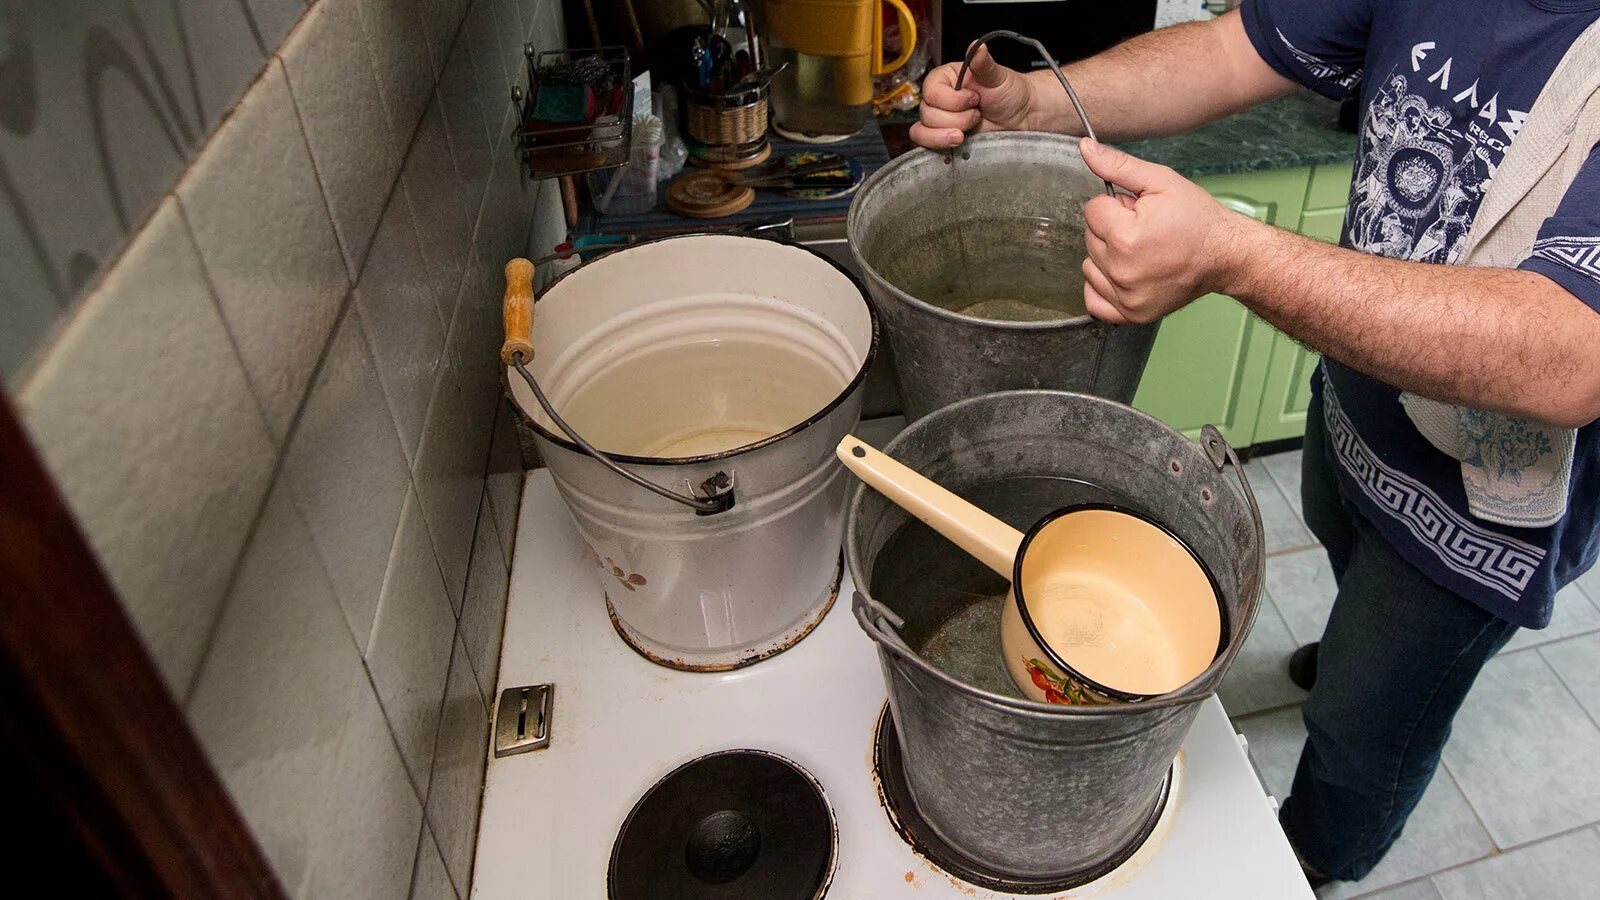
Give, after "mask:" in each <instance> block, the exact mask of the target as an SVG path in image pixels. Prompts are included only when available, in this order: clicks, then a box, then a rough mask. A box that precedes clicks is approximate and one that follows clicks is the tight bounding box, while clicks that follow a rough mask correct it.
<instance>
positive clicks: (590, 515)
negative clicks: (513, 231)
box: [506, 234, 878, 671]
mask: <svg viewBox="0 0 1600 900" xmlns="http://www.w3.org/2000/svg"><path fill="white" fill-rule="evenodd" d="M508 297H509V294H508ZM534 310H535V312H534V315H533V327H532V345H533V350H534V353H533V360H532V362H531V364H529V365H528V366H527V369H528V370H529V374H530V375H531V377H532V378H533V379H535V380H536V381H537V383H538V384H539V385H540V387H541V389H542V390H543V392H544V394H545V397H546V399H547V400H548V401H549V403H550V405H551V407H552V408H553V409H554V410H555V411H556V412H557V414H558V415H559V416H560V417H561V418H562V419H563V420H565V421H566V424H567V425H568V426H570V427H571V428H572V429H573V430H574V431H575V432H576V433H577V435H578V436H580V437H584V438H586V439H587V442H588V443H589V444H591V445H592V446H593V447H595V448H596V449H598V450H600V451H602V452H603V453H604V454H605V455H606V456H608V457H610V459H611V460H612V461H614V462H615V463H617V464H618V465H620V466H621V468H622V469H624V470H626V471H627V472H629V473H632V474H633V475H635V476H637V477H638V478H640V479H643V480H645V481H647V482H649V483H650V484H651V485H653V486H656V487H658V488H663V489H665V490H666V491H670V492H672V493H674V494H677V495H680V496H678V497H668V496H663V495H662V492H661V491H658V490H653V489H652V490H647V489H645V488H644V487H641V486H640V485H639V484H636V483H633V482H630V481H628V480H627V479H625V478H624V477H622V476H620V475H619V474H617V473H616V472H615V471H613V470H611V469H610V468H609V467H608V466H607V465H605V464H603V463H602V462H601V461H599V460H597V459H595V458H594V457H593V456H591V455H590V454H589V453H587V452H586V451H585V450H584V448H582V447H581V446H580V445H579V444H578V443H575V442H574V441H572V440H570V439H569V437H568V435H567V433H566V432H564V431H563V429H562V427H560V425H559V424H558V423H556V422H554V421H553V420H552V419H551V417H550V416H549V415H548V414H547V413H546V411H545V410H544V409H542V408H541V406H540V404H539V403H538V399H537V397H536V396H535V394H534V392H533V390H532V388H531V386H530V384H528V383H527V382H526V381H525V379H524V378H523V377H522V376H521V375H520V374H519V372H518V371H517V369H516V368H513V367H508V368H507V369H506V376H507V378H506V383H507V385H508V387H509V389H510V393H511V396H512V399H513V401H514V404H515V406H516V408H517V410H518V413H519V414H520V416H521V417H522V418H523V419H524V421H525V422H526V423H527V424H528V425H529V426H530V427H531V430H532V432H533V435H534V440H535V442H536V443H537V445H538V449H539V452H540V453H541V454H542V455H543V458H544V460H545V463H546V464H547V465H548V466H549V467H550V470H551V473H552V475H553V476H554V477H555V483H556V486H557V488H558V489H559V490H560V492H561V495H562V498H563V499H564V500H565V501H566V504H567V508H568V510H569V511H570V512H571V514H572V518H573V522H574V523H575V524H576V526H577V529H578V532H579V533H580V534H581V535H582V537H583V539H584V541H585V542H586V543H587V544H588V547H589V554H588V555H589V560H590V562H591V563H593V564H594V565H595V567H596V572H597V574H598V575H599V576H600V583H601V586H602V588H603V590H604V592H605V598H606V604H607V607H608V610H609V612H610V614H611V619H612V622H613V624H615V626H616V628H617V631H618V633H619V634H621V635H622V637H623V639H624V640H626V641H627V642H628V644H630V645H631V646H632V647H633V648H634V649H635V650H637V651H638V652H639V653H641V654H643V655H644V656H646V657H648V658H649V659H651V660H652V661H654V662H657V663H660V664H662V665H665V666H670V667H673V668H678V669H691V670H703V671H720V670H725V669H732V668H736V667H738V666H742V665H748V664H750V663H753V662H756V661H759V660H761V659H764V658H766V657H768V656H771V655H772V654H774V653H778V652H780V651H782V650H784V649H785V648H787V647H790V646H792V645H794V644H795V643H796V642H797V641H799V640H800V639H801V638H802V637H804V636H805V635H806V634H807V633H808V632H809V631H810V630H811V629H812V628H813V627H815V625H816V624H817V623H818V622H819V621H820V620H821V619H822V616H823V615H824V614H825V613H826V612H827V611H828V609H829V608H830V606H831V605H832V603H833V601H834V598H835V596H836V595H837V592H838V585H839V578H840V575H841V571H842V570H841V565H840V542H841V540H842V536H843V532H844V504H845V492H846V488H847V486H848V485H847V482H846V476H845V473H844V469H843V467H842V466H841V465H840V464H839V463H838V461H837V460H836V459H835V458H834V455H833V448H834V446H835V445H836V444H837V443H838V442H839V440H840V439H841V438H842V437H843V436H844V435H845V434H846V433H848V432H849V431H850V430H851V429H853V428H854V427H855V425H856V422H857V421H858V419H859V417H860V411H861V395H862V391H861V388H862V383H863V380H864V378H865V375H866V371H867V368H868V366H869V365H870V364H871V363H872V360H873V358H874V356H875V355H876V353H877V347H878V321H877V317H876V314H875V313H874V312H873V309H872V307H871V305H870V303H869V302H868V300H867V298H866V294H865V291H864V290H863V289H862V287H861V285H860V284H859V283H857V282H856V280H855V278H854V277H853V276H851V275H849V274H847V273H846V272H845V271H844V270H843V269H841V268H839V267H838V266H837V265H836V264H834V263H833V262H831V261H830V260H828V259H827V258H825V257H823V256H821V255H820V254H817V253H815V252H813V251H811V250H809V249H806V248H804V247H800V246H798V245H793V244H786V243H780V242H778V241H773V240H768V239H764V238H757V237H749V236H740V235H727V234H722V235H688V236H681V237H671V238H663V239H660V240H657V241H651V242H645V243H640V244H636V245H632V246H630V247H628V248H626V249H624V250H620V251H618V252H615V253H612V254H610V255H608V256H604V257H601V258H599V259H597V260H594V261H592V262H590V263H587V264H585V265H583V266H581V267H579V268H577V269H574V270H572V271H570V272H568V273H566V274H564V275H563V276H561V277H560V278H558V279H557V280H556V281H555V282H554V283H552V284H551V285H550V286H549V288H548V289H546V291H545V292H544V294H543V296H541V297H539V299H538V301H537V303H536V304H535V305H534ZM712 499H715V501H716V502H715V503H713V502H711V501H712ZM690 504H698V505H700V506H701V507H702V508H700V509H696V508H694V507H693V506H692V505H690ZM706 507H709V508H706Z"/></svg>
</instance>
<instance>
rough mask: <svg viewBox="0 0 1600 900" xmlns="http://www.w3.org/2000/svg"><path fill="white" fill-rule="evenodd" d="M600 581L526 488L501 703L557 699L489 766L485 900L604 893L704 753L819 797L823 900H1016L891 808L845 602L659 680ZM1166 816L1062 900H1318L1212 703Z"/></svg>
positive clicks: (872, 677) (546, 487)
mask: <svg viewBox="0 0 1600 900" xmlns="http://www.w3.org/2000/svg"><path fill="white" fill-rule="evenodd" d="M594 571H595V570H594V569H593V568H592V566H591V565H590V564H589V563H588V561H587V560H586V558H585V552H584V547H583V544H582V543H581V542H580V541H579V539H578V537H577V534H576V533H575V532H574V531H573V529H572V526H571V523H570V520H569V519H568V517H567V514H566V510H565V508H564V507H563V506H562V503H561V500H560V498H559V497H558V496H557V494H556V491H555V487H554V484H553V483H552V482H551V480H550V476H549V474H548V473H547V472H542V471H541V472H535V473H533V474H532V475H530V476H529V479H528V482H527V486H526V488H525V495H524V500H523V504H522V517H521V524H520V527H519V529H518V531H517V547H516V553H515V556H514V567H513V570H512V573H511V595H510V600H509V601H508V604H507V610H506V623H505V643H504V647H503V649H502V651H501V661H500V688H501V689H502V690H503V689H505V688H508V687H517V686H522V685H532V684H539V683H544V682H553V683H554V684H555V685H556V689H555V708H554V713H553V717H552V718H553V727H552V729H551V731H552V738H551V741H550V746H549V747H548V748H547V749H544V750H535V751H531V752H527V753H522V754H519V755H516V756H508V757H505V758H502V759H494V758H492V754H491V758H490V760H489V768H488V776H487V780H486V783H485V787H484V799H483V811H482V814H481V819H480V823H479V828H478V849H477V865H476V870H475V876H474V879H473V897H474V898H476V900H499V898H517V900H524V898H559V900H585V898H603V897H605V894H606V889H605V881H606V869H607V866H608V863H609V861H610V854H611V847H612V842H613V841H614V840H615V838H616V835H617V831H618V829H619V828H620V827H621V825H622V822H623V819H624V818H625V817H626V816H627V814H628V811H629V810H630V809H632V808H633V805H634V803H635V802H636V801H637V800H638V799H639V798H640V797H641V796H642V795H643V794H644V792H645V791H646V790H647V789H648V788H649V787H650V786H651V785H653V784H655V782H656V781H658V780H659V779H660V778H661V777H662V776H664V775H666V774H667V773H668V772H670V771H671V770H672V769H674V768H676V767H677V766H678V765H680V764H682V763H684V762H687V761H689V760H691V759H694V758H696V757H698V756H701V755H703V754H705V753H708V752H712V751H716V750H725V749H733V748H756V749H762V750H768V751H772V752H774V753H777V754H779V755H781V756H784V757H787V758H788V759H790V760H793V761H794V762H796V763H798V764H799V765H801V766H802V767H804V768H805V769H806V770H807V771H809V772H810V773H811V774H812V775H813V776H814V777H815V778H816V779H817V780H818V781H819V782H820V783H821V785H822V787H823V789H824V791H825V792H826V794H827V798H828V802H829V803H830V804H831V805H832V807H833V810H834V815H835V816H836V818H837V820H838V827H839V848H838V859H837V868H836V869H835V872H834V877H833V882H832V887H831V888H830V889H829V891H828V898H829V900H834V898H841V900H845V898H848V900H856V898H879V897H881V898H898V897H906V898H911V897H915V898H918V900H940V898H947V897H948V898H957V897H959V898H963V900H971V898H979V900H993V898H998V897H1002V896H1008V895H1000V894H996V893H994V892H992V891H988V890H985V889H983V888H979V887H975V886H973V885H970V884H967V883H965V882H962V881H958V880H956V879H954V878H953V877H951V876H949V875H947V874H945V873H944V872H943V871H941V870H939V869H938V868H937V867H935V866H934V865H933V864H932V863H930V862H928V861H927V860H925V859H923V858H922V857H921V856H919V855H917V854H916V853H915V852H914V851H913V850H912V849H911V847H910V846H908V845H907V844H906V843H905V842H904V841H902V840H901V838H900V837H899V835H898V834H896V832H895V831H894V829H893V828H892V827H891V825H890V823H889V820H888V818H887V816H886V814H885V813H884V810H883V808H882V807H881V806H880V805H879V800H878V791H877V787H876V784H875V781H874V775H873V770H872V749H873V748H872V742H873V729H874V726H875V724H876V722H877V718H878V713H879V711H880V710H881V709H882V708H883V705H884V701H885V699H886V693H885V690H884V687H883V678H882V673H881V670H880V669H879V665H878V657H877V653H876V651H875V649H874V645H873V644H872V642H871V641H870V640H869V639H868V638H867V637H866V636H865V635H864V634H862V633H861V630H860V629H859V628H858V627H857V625H856V622H855V620H854V618H852V617H851V615H850V610H849V597H850V595H851V591H852V590H853V585H852V584H851V583H850V579H849V576H848V574H847V575H846V576H845V582H844V584H843V585H842V586H841V588H840V593H839V596H840V600H839V602H837V603H836V604H835V605H834V608H833V609H832V610H831V611H830V612H829V613H828V615H827V617H826V618H825V619H824V620H823V621H822V624H821V625H819V626H818V627H817V629H816V630H815V631H814V632H812V633H811V634H810V635H809V636H807V637H806V638H805V639H804V640H802V641H801V642H800V643H799V644H797V645H796V646H795V647H793V648H792V649H790V650H788V651H785V652H784V653H781V654H779V655H778V656H776V657H773V658H772V659H769V660H766V661H764V662H761V663H758V664H756V665H754V666H750V667H748V668H745V669H740V670H737V671H734V672H727V673H722V674H698V673H690V672H678V671H673V670H670V669H665V668H662V667H660V666H657V665H654V664H652V663H650V662H648V661H646V660H644V659H642V658H641V657H639V656H638V655H636V654H635V653H634V652H633V651H632V650H630V649H629V648H628V647H627V646H625V645H624V644H623V643H622V641H621V640H620V639H619V638H618V637H617V636H616V633H615V632H614V631H613V630H612V627H611V623H610V621H609V620H608V619H607V617H606V613H605V606H604V604H603V602H602V600H601V596H600V586H599V582H598V580H597V579H596V577H595V574H594ZM1178 771H1179V774H1178V777H1177V778H1176V779H1175V781H1174V786H1173V792H1172V799H1171V800H1170V801H1169V804H1168V808H1167V812H1166V814H1165V815H1164V816H1163V819H1162V822H1161V823H1160V824H1158V825H1157V827H1156V831H1155V833H1154V834H1152V836H1151V838H1150V840H1148V841H1147V842H1146V843H1145V845H1144V846H1143V847H1142V848H1141V849H1140V850H1139V851H1138V852H1137V853H1136V854H1135V855H1134V856H1133V858H1131V859H1130V860H1129V861H1128V862H1127V863H1125V864H1123V865H1122V866H1121V867H1120V868H1118V869H1117V870H1116V871H1114V872H1112V873H1111V874H1109V875H1107V876H1106V877H1104V878H1102V879H1100V880H1099V881H1096V882H1093V883H1091V884H1088V885H1085V886H1083V887H1080V888H1077V889H1075V890H1073V891H1069V892H1067V893H1064V894H1057V895H1053V896H1055V897H1060V898H1068V897H1070V898H1090V897H1097V898H1099V897H1104V898H1114V900H1147V898H1149V900H1155V898H1162V900H1170V898H1175V897H1182V898H1185V900H1206V898H1229V900H1237V898H1271V900H1280V898H1282V900H1292V898H1311V897H1312V894H1311V892H1310V890H1309V888H1307V886H1306V882H1305V879H1304V878H1303V877H1302V876H1301V874H1300V868H1299V866H1298V865H1297V864H1296V862H1295V859H1294V855H1293V852H1292V851H1291V850H1290V849H1289V845H1288V842H1287V841H1286V840H1285V839H1284V837H1283V833H1282V832H1281V831H1280V830H1279V828H1278V825H1277V822H1276V819H1275V817H1274V814H1273V810H1272V807H1271V801H1270V800H1269V799H1268V797H1267V796H1266V794H1265V793H1264V792H1263V791H1262V788H1261V785H1260V783H1259V782H1258V781H1257V780H1256V777H1255V774H1254V772H1253V771H1252V769H1251V767H1250V763H1249V761H1248V760H1247V758H1246V756H1245V752H1244V747H1243V742H1242V739H1240V738H1238V737H1237V735H1235V734H1234V732H1233V729H1232V727H1231V726H1230V724H1229V723H1228V720H1227V717H1226V716H1225V715H1224V713H1223V710H1222V705H1221V704H1220V703H1218V702H1217V701H1216V700H1215V699H1212V700H1209V701H1207V702H1206V704H1205V706H1204V707H1203V708H1202V709H1201V711H1200V714H1199V716H1198V717H1197V718H1196V720H1195V723H1194V727H1193V729H1192V730H1191V731H1190V733H1189V735H1188V738H1187V739H1186V740H1185V741H1184V744H1183V749H1182V750H1181V751H1180V753H1179V767H1178Z"/></svg>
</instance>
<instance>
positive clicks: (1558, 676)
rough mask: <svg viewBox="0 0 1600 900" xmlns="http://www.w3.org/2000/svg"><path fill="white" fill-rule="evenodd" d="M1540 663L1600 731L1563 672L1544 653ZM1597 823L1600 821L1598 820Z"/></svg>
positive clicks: (1531, 648)
mask: <svg viewBox="0 0 1600 900" xmlns="http://www.w3.org/2000/svg"><path fill="white" fill-rule="evenodd" d="M1583 636H1584V635H1573V637H1583ZM1551 643H1559V642H1558V641H1552V642H1551ZM1546 646H1549V645H1547V644H1542V645H1540V646H1537V647H1528V648H1526V649H1528V650H1539V651H1543V649H1544V648H1545V647H1546ZM1539 661H1540V662H1542V663H1544V667H1545V668H1546V669H1549V670H1550V674H1552V675H1554V676H1555V677H1556V682H1557V683H1558V684H1560V685H1561V689H1562V690H1564V691H1566V692H1567V696H1568V697H1571V698H1572V702H1573V703H1576V704H1578V708H1579V709H1581V710H1583V715H1584V718H1586V719H1588V720H1589V724H1590V725H1593V726H1594V727H1595V729H1596V730H1600V721H1597V720H1596V719H1595V717H1594V713H1591V712H1590V711H1589V707H1588V706H1586V705H1584V702H1583V701H1582V700H1580V699H1578V693H1577V692H1576V691H1574V690H1573V689H1572V685H1570V684H1567V680H1566V679H1565V678H1562V677H1561V672H1560V671H1558V670H1557V669H1556V667H1555V666H1552V665H1551V664H1550V659H1549V657H1547V656H1545V655H1544V653H1543V652H1541V653H1540V654H1539ZM1596 821H1600V819H1596Z"/></svg>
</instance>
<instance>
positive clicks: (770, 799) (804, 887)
mask: <svg viewBox="0 0 1600 900" xmlns="http://www.w3.org/2000/svg"><path fill="white" fill-rule="evenodd" d="M837 848H838V832H837V827H836V826H835V824H834V818H833V810H832V809H830V808H829V807H828V801H827V800H826V799H825V798H824V797H823V796H822V788H821V786H820V785H818V784H817V782H816V779H814V778H812V777H811V775H810V774H809V773H807V772H806V771H805V770H804V769H802V768H800V767H799V766H797V765H795V764H794V763H792V762H790V761H788V760H787V759H784V758H783V757H781V756H777V755H776V754H772V753H767V752H765V751H761V750H725V751H722V752H720V753H712V754H708V755H706V756H702V757H700V758H699V759H695V760H691V761H690V762H687V763H684V764H683V765H682V766H679V767H678V768H677V769H675V770H673V771H672V773H671V774H669V775H667V777H665V778H663V779H661V780H660V781H658V782H656V783H655V785H654V786H652V787H651V788H650V790H648V791H646V792H645V795H644V796H643V797H642V798H640V800H639V802H638V803H636V804H634V807H633V810H632V811H631V812H629V813H628V818H627V821H625V822H623V823H622V832H621V833H620V834H618V835H617V842H616V844H615V845H614V846H613V847H612V848H611V868H610V870H609V871H608V873H607V875H606V884H607V890H608V895H609V896H610V898H611V900H750V898H753V897H760V898H763V900H817V898H820V897H822V896H823V895H824V894H825V893H827V890H828V882H829V881H830V880H831V879H832V877H833V867H834V859H835V857H836V855H837Z"/></svg>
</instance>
